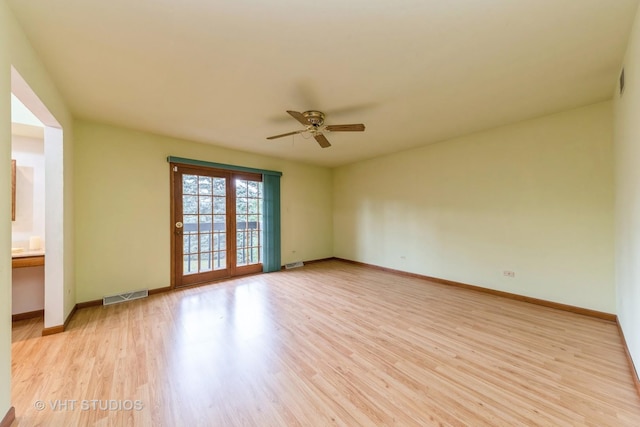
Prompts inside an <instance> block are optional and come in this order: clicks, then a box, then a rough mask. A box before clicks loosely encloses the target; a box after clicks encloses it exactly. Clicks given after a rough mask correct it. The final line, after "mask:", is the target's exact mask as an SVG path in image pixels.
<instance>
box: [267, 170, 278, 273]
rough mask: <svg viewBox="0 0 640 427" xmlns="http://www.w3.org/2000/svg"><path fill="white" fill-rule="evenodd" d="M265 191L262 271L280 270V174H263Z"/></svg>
mask: <svg viewBox="0 0 640 427" xmlns="http://www.w3.org/2000/svg"><path fill="white" fill-rule="evenodd" d="M262 189H263V191H264V213H263V219H264V246H263V248H262V251H263V255H264V262H263V263H262V271H263V272H265V273H269V272H271V271H279V270H280V267H281V251H280V175H274V174H269V175H267V174H264V175H262Z"/></svg>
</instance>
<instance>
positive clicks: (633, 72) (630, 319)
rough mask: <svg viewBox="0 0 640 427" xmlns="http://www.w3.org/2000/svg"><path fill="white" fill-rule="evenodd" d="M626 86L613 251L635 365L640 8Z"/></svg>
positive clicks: (638, 333) (618, 124)
mask: <svg viewBox="0 0 640 427" xmlns="http://www.w3.org/2000/svg"><path fill="white" fill-rule="evenodd" d="M624 68H625V81H626V84H625V91H624V95H623V96H622V97H620V96H619V95H618V90H617V89H616V91H615V94H614V96H613V98H614V117H615V120H614V135H615V144H614V147H615V150H614V152H615V200H616V202H615V211H616V221H615V224H616V227H615V228H616V232H615V242H616V246H615V248H616V249H615V254H616V288H617V300H618V301H617V308H618V311H617V313H618V320H619V322H620V326H621V327H622V330H623V331H624V336H625V339H626V342H627V346H628V348H629V352H630V353H631V356H632V358H633V360H634V363H635V366H636V368H637V369H640V81H639V80H638V75H639V73H640V11H639V12H638V14H637V15H636V19H635V23H634V25H633V30H632V32H631V35H630V38H629V43H628V47H627V53H626V55H625V60H624Z"/></svg>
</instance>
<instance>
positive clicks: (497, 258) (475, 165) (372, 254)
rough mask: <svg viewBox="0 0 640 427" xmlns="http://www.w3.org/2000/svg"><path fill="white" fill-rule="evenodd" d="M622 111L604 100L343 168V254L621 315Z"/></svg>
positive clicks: (338, 236) (337, 238) (338, 220)
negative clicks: (617, 177) (617, 186)
mask: <svg viewBox="0 0 640 427" xmlns="http://www.w3.org/2000/svg"><path fill="white" fill-rule="evenodd" d="M611 114H612V112H611V103H610V102H604V103H599V104H596V105H591V106H587V107H584V108H580V109H577V110H572V111H567V112H562V113H559V114H555V115H551V116H547V117H542V118H538V119H534V120H528V121H524V122H520V123H515V124H512V125H509V126H504V127H501V128H497V129H493V130H489V131H485V132H480V133H476V134H473V135H469V136H466V137H462V138H457V139H454V140H449V141H446V142H443V143H438V144H433V145H429V146H425V147H423V148H419V149H414V150H410V151H406V152H401V153H397V154H393V155H389V156H385V157H381V158H377V159H373V160H369V161H364V162H359V163H356V164H353V165H350V166H345V167H341V168H339V169H337V170H336V171H335V178H334V186H333V188H334V254H335V256H337V257H341V258H346V259H350V260H355V261H360V262H365V263H369V264H374V265H378V266H383V267H388V268H393V269H398V270H402V271H407V272H412V273H417V274H422V275H426V276H431V277H437V278H442V279H448V280H453V281H457V282H463V283H467V284H472V285H477V286H482V287H486V288H491V289H497V290H501V291H506V292H511V293H516V294H520V295H525V296H530V297H534V298H540V299H544V300H549V301H554V302H559V303H563V304H569V305H574V306H579V307H583V308H588V309H594V310H599V311H604V312H608V313H615V311H616V307H615V289H614V283H613V191H612V188H613V183H612V177H613V170H612V118H611ZM504 271H512V272H514V273H515V277H513V278H511V277H506V276H504Z"/></svg>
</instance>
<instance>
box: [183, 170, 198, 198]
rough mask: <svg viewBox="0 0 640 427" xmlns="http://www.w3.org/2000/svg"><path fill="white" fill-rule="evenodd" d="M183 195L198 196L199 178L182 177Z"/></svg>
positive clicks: (191, 176)
mask: <svg viewBox="0 0 640 427" xmlns="http://www.w3.org/2000/svg"><path fill="white" fill-rule="evenodd" d="M182 194H198V177H197V176H196V175H182Z"/></svg>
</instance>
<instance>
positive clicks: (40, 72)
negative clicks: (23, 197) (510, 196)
mask: <svg viewBox="0 0 640 427" xmlns="http://www.w3.org/2000/svg"><path fill="white" fill-rule="evenodd" d="M12 65H13V66H14V67H15V68H16V70H17V71H18V72H19V73H20V74H21V75H22V77H23V78H24V80H26V82H27V83H28V84H29V86H30V87H31V88H32V89H33V91H34V92H35V93H36V94H37V95H38V97H39V99H40V100H41V101H42V103H44V105H46V108H47V109H48V110H49V111H50V112H51V113H52V114H53V116H55V118H56V120H57V121H58V122H59V123H60V124H61V125H62V127H63V128H64V129H65V136H64V144H63V150H64V154H65V157H64V164H63V165H62V167H63V168H64V181H65V192H64V203H63V206H61V207H60V208H61V209H62V210H63V212H64V218H63V223H64V224H61V226H63V230H64V231H63V233H64V234H63V236H62V240H63V244H64V248H65V249H64V254H63V255H62V256H63V257H64V260H63V263H64V267H63V269H64V282H65V283H64V295H58V298H56V302H58V303H60V305H61V307H56V308H58V309H59V310H60V311H61V313H60V315H61V316H60V317H63V316H62V315H63V313H64V315H66V314H68V313H69V312H70V311H71V309H72V307H73V306H74V305H75V295H74V282H73V277H74V274H73V270H74V268H73V238H72V228H73V227H72V224H73V209H72V205H73V194H72V192H71V191H70V189H71V188H72V186H71V185H70V184H71V180H72V179H73V176H72V164H71V163H72V162H71V156H72V151H73V143H72V133H71V116H70V114H69V112H68V110H67V108H66V106H65V104H64V101H63V99H62V97H61V96H60V94H59V93H58V91H57V89H56V87H55V85H54V84H53V83H52V81H51V79H50V78H49V76H48V74H47V72H46V70H45V68H44V67H43V66H42V63H41V62H40V60H39V58H38V56H37V55H36V53H35V52H34V50H33V49H32V48H31V45H30V44H29V41H28V40H27V38H26V37H25V35H24V33H23V32H22V29H21V28H20V26H19V24H18V23H17V21H16V19H15V17H14V16H13V14H12V12H11V10H10V8H9V7H8V6H7V4H6V3H5V1H4V0H0V164H2V167H0V171H2V173H0V199H1V200H10V196H9V191H10V181H9V178H10V176H9V170H10V168H9V161H10V159H11V146H10V141H11V110H10V99H11V98H10V94H11V66H12ZM67 130H68V132H66V131H67ZM0 228H1V229H2V230H1V232H0V418H2V417H4V415H5V414H6V412H7V410H8V409H9V407H10V384H11V362H10V359H11V309H10V304H11V302H10V301H11V293H10V289H11V219H10V204H9V203H1V204H0ZM61 291H62V290H61ZM61 293H62V292H61Z"/></svg>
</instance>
